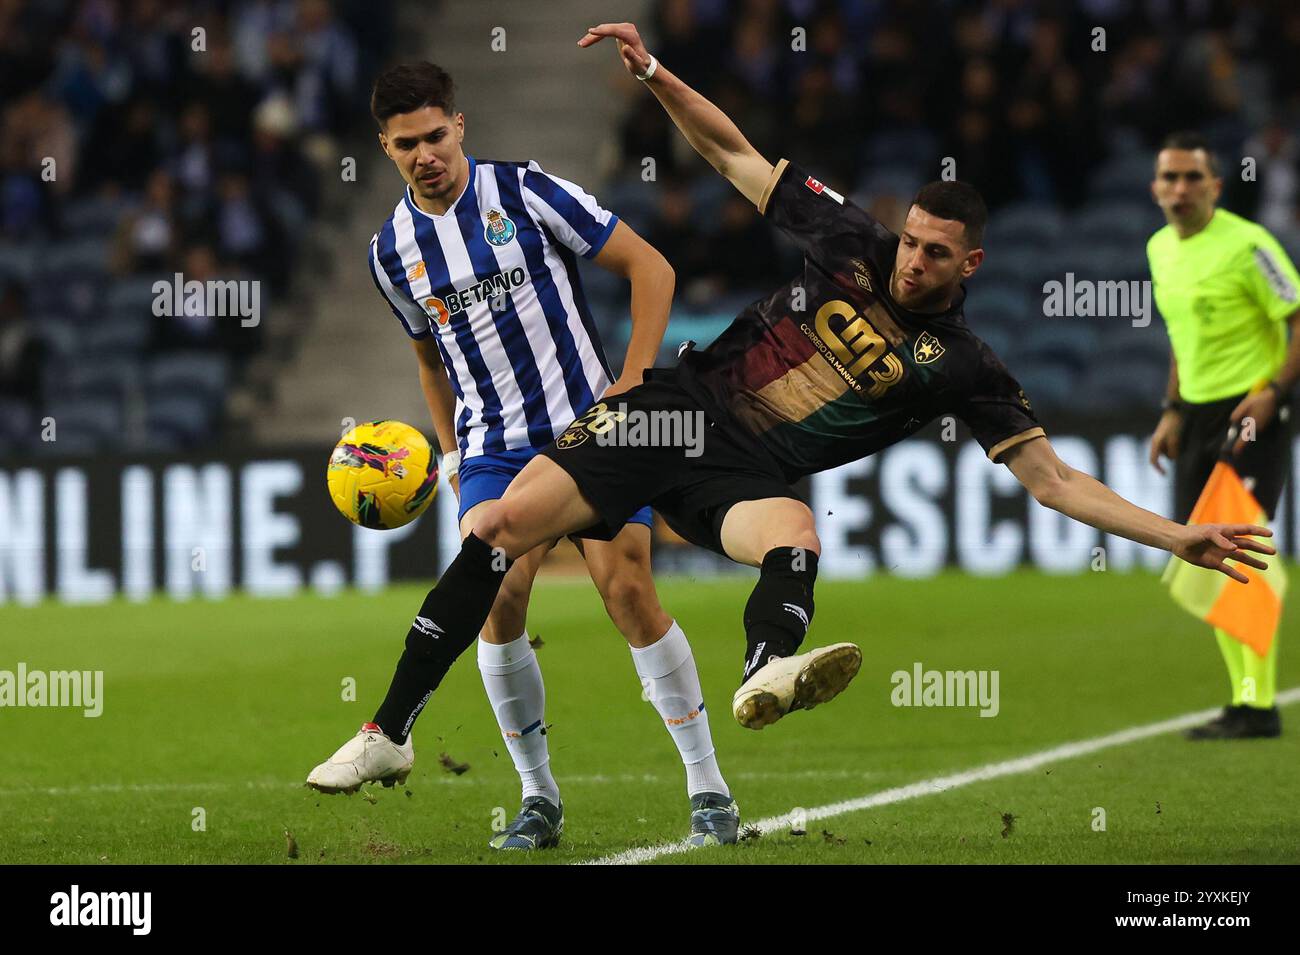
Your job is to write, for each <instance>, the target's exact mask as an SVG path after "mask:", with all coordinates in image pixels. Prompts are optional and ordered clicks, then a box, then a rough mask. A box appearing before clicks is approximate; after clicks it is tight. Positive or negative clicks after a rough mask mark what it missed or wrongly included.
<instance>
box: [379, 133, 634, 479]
mask: <svg viewBox="0 0 1300 955" xmlns="http://www.w3.org/2000/svg"><path fill="white" fill-rule="evenodd" d="M617 223H618V218H617V216H615V215H613V214H612V213H610V212H608V211H606V210H604V209H602V208H601V207H600V206H599V205H598V204H597V203H596V200H595V199H594V198H592V197H591V196H590V195H588V194H587V193H586V192H584V191H583V190H582V189H581V188H579V187H578V186H576V185H574V184H573V183H571V182H566V181H565V180H563V179H559V178H556V177H555V176H551V175H548V174H547V173H545V172H543V171H542V168H541V167H540V166H539V165H538V164H537V163H536V162H528V163H516V162H476V161H475V160H474V158H473V157H472V156H471V157H469V177H468V183H467V185H466V187H465V191H464V192H463V193H461V195H460V198H459V199H457V200H456V201H455V202H454V203H453V204H452V206H451V208H449V209H448V210H447V211H446V212H445V213H443V214H442V215H430V214H429V213H427V212H423V211H421V210H420V209H419V207H417V206H416V204H415V202H414V201H413V200H412V198H411V194H410V190H409V189H408V190H407V191H406V193H405V194H404V195H403V197H402V201H401V202H399V203H398V204H397V208H396V209H394V210H393V214H392V216H391V217H389V219H388V221H387V222H385V223H384V227H383V228H382V229H380V230H379V232H378V233H377V234H376V235H375V237H374V238H373V239H371V240H370V274H371V277H372V278H373V279H374V281H375V286H376V287H377V288H378V289H379V291H380V292H381V293H382V294H383V296H384V298H385V300H387V302H388V304H389V306H390V307H391V308H392V310H393V314H394V315H396V316H397V317H398V319H399V320H400V321H401V323H402V327H403V328H405V329H406V333H407V334H408V335H410V336H411V337H412V338H424V337H426V336H428V335H429V334H430V333H431V332H436V333H437V343H438V349H439V351H440V352H441V353H442V360H443V363H444V364H445V365H446V367H447V371H448V373H449V377H450V379H451V386H452V390H453V391H454V392H455V394H456V437H457V440H458V442H459V444H460V451H461V454H462V456H463V457H465V458H469V457H473V456H475V455H479V454H483V453H486V452H492V451H506V450H514V449H516V448H526V447H534V448H543V447H545V446H546V445H548V444H550V443H551V442H552V441H553V440H555V438H556V437H557V436H558V435H559V434H560V432H562V431H563V430H564V429H565V428H566V427H568V426H569V424H570V423H571V422H572V421H573V420H574V419H575V418H577V417H578V416H579V415H581V414H582V413H583V412H585V411H586V410H587V409H588V408H589V407H590V406H591V405H592V404H593V403H594V402H595V399H596V397H597V396H598V395H600V394H601V393H602V392H603V391H604V390H605V389H606V388H607V387H608V386H609V384H610V382H611V380H612V378H613V376H612V375H611V374H610V370H609V363H608V362H607V361H606V359H605V353H604V350H603V349H602V348H601V344H600V338H599V335H598V334H597V332H596V325H595V322H594V321H593V320H592V317H591V311H590V309H589V308H588V307H587V300H586V297H585V296H584V295H583V291H582V283H581V280H580V278H579V276H578V268H577V259H576V258H575V255H583V256H586V257H587V258H592V257H594V256H595V255H596V254H597V253H598V252H599V251H600V250H601V248H602V247H603V246H604V245H605V242H606V241H607V240H608V239H609V236H610V234H611V233H612V232H613V231H614V227H615V225H617Z"/></svg>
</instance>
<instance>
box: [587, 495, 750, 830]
mask: <svg viewBox="0 0 1300 955" xmlns="http://www.w3.org/2000/svg"><path fill="white" fill-rule="evenodd" d="M643 519H644V520H648V519H649V510H648V509H646V510H645V511H644V518H643ZM579 546H580V549H581V550H582V554H583V557H584V558H585V559H586V561H587V569H588V570H589V571H590V573H591V579H592V581H593V582H594V583H595V584H596V588H597V589H598V590H599V591H600V596H601V598H602V599H603V600H604V601H605V609H606V611H607V612H608V613H609V618H610V620H612V621H613V622H614V626H616V627H618V629H619V632H620V633H622V634H623V636H624V637H625V638H627V642H628V646H629V647H630V648H631V650H632V662H633V664H634V665H635V666H636V672H637V676H639V677H640V679H641V686H642V687H643V689H644V694H645V697H646V698H647V699H648V700H649V701H650V702H651V703H652V704H653V705H654V708H655V710H656V711H658V713H659V716H660V717H661V718H662V719H663V721H664V726H666V727H667V728H668V733H669V735H670V736H671V737H672V740H673V743H674V744H675V745H676V746H677V752H678V753H679V754H680V756H681V759H682V764H683V766H685V768H686V794H687V797H688V798H689V799H690V805H691V830H690V836H689V837H688V838H689V841H690V842H691V843H692V844H693V845H697V846H702V845H709V844H718V843H721V844H728V843H733V842H735V841H736V840H737V839H738V838H739V829H740V810H739V809H738V808H737V806H736V803H735V800H734V799H732V798H731V790H730V788H729V787H728V786H727V783H726V780H724V779H723V778H722V771H721V770H720V769H719V768H718V759H717V756H716V755H715V751H714V747H713V736H712V734H711V733H710V732H709V715H708V712H707V710H706V709H705V706H704V691H703V690H702V689H701V688H700V677H699V673H698V672H697V670H696V667H695V657H694V654H692V652H691V645H690V643H689V641H687V639H686V634H685V632H684V631H683V630H682V628H681V626H680V625H679V624H678V623H677V621H676V620H673V619H672V618H670V617H669V616H668V614H666V613H665V612H664V610H663V607H662V606H661V605H660V603H659V595H658V593H657V592H656V591H655V585H654V580H653V579H652V578H651V574H650V526H649V524H648V523H642V522H640V520H638V517H634V518H633V519H632V520H631V521H629V522H628V523H627V524H625V525H624V527H623V529H622V530H621V531H620V532H619V533H618V535H617V536H616V537H615V538H614V539H613V540H612V541H596V540H584V541H581V542H580V543H579Z"/></svg>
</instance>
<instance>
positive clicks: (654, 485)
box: [540, 369, 800, 556]
mask: <svg viewBox="0 0 1300 955" xmlns="http://www.w3.org/2000/svg"><path fill="white" fill-rule="evenodd" d="M646 379H647V380H646V381H645V383H644V384H640V385H637V386H636V387H635V388H632V389H631V390H629V391H626V392H624V393H623V394H621V395H616V396H614V397H613V398H610V399H608V400H605V401H601V402H598V403H597V404H596V405H595V406H593V407H592V408H591V409H590V410H589V411H588V412H587V413H586V414H584V415H583V416H582V417H581V418H579V419H578V420H577V421H575V422H574V423H573V424H571V425H570V426H569V427H568V428H567V429H566V430H565V432H564V433H563V434H561V435H560V436H559V438H557V439H556V441H555V443H554V444H552V445H550V446H549V447H547V448H545V449H543V450H542V451H541V452H540V453H541V454H544V455H546V456H547V457H548V458H550V459H551V460H552V461H554V462H555V463H556V464H558V465H559V466H560V467H562V468H564V470H565V471H566V472H568V474H569V476H570V477H572V478H573V480H574V481H575V482H577V485H578V490H580V491H581V492H582V496H583V497H584V498H586V499H587V501H588V503H590V504H591V506H592V507H594V508H595V509H596V513H597V514H599V515H600V521H599V522H598V523H597V524H595V525H593V526H592V527H589V528H586V529H584V530H582V531H580V532H578V533H577V534H576V535H574V536H577V537H588V538H592V539H594V540H612V539H613V537H614V535H615V534H616V533H617V532H618V531H619V530H620V529H622V527H623V525H624V524H626V523H627V520H628V518H629V517H630V516H631V515H632V514H634V513H635V512H636V511H637V510H638V509H639V508H641V507H643V506H645V505H646V504H649V505H650V506H651V507H653V508H654V509H655V510H656V511H658V512H659V514H660V515H661V516H662V517H663V519H664V521H665V522H666V523H667V524H668V526H669V527H671V528H672V529H673V530H674V531H676V532H677V533H678V534H680V535H681V536H682V537H684V538H685V539H686V540H688V541H690V542H691V543H692V544H696V545H698V546H700V547H706V548H708V549H709V550H712V551H714V552H716V553H718V554H722V555H723V556H726V553H725V552H724V551H723V549H722V539H721V531H722V519H723V517H725V516H726V513H727V511H728V510H729V509H730V508H731V506H732V505H733V504H737V503H739V502H740V501H757V500H761V499H763V498H769V497H786V498H793V499H794V500H800V497H799V495H798V494H796V493H795V492H794V491H793V490H792V489H791V488H790V485H789V483H788V482H787V481H786V480H785V477H784V476H783V475H782V473H781V471H780V469H779V468H778V467H777V465H776V462H775V461H773V460H772V458H771V456H770V454H769V453H768V452H767V450H766V449H764V448H763V447H762V446H761V445H759V444H758V443H757V440H756V439H754V438H753V437H751V436H750V435H749V434H748V433H746V432H744V431H742V430H741V429H740V428H739V427H738V426H737V425H735V424H734V423H731V422H730V421H729V420H727V419H725V418H722V416H721V415H715V414H712V413H710V412H709V411H707V410H705V407H704V405H703V404H702V403H701V402H700V401H698V400H697V399H696V398H694V397H693V396H692V395H691V394H690V393H689V392H688V391H687V390H686V389H685V388H683V387H682V386H681V385H680V384H679V383H678V382H677V378H676V373H675V371H673V370H666V369H652V370H651V371H650V372H647V374H646ZM638 421H640V422H641V424H640V425H639V426H638V424H637V422H638ZM688 422H689V423H688ZM638 427H640V429H641V430H640V432H638V431H637V428H638Z"/></svg>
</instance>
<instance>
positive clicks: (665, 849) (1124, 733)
mask: <svg viewBox="0 0 1300 955" xmlns="http://www.w3.org/2000/svg"><path fill="white" fill-rule="evenodd" d="M1296 701H1300V687H1292V688H1291V689H1289V690H1283V691H1282V692H1280V693H1278V694H1277V698H1276V703H1277V705H1278V706H1287V705H1289V704H1291V703H1295V702H1296ZM1218 713H1219V710H1218V709H1213V710H1198V711H1197V712H1195V713H1186V714H1184V715H1182V716H1175V717H1174V718H1173V719H1168V720H1162V721H1161V722H1159V723H1148V724H1146V725H1145V726H1132V727H1130V728H1128V729H1126V730H1119V731H1118V732H1115V733H1111V734H1109V735H1107V736H1097V737H1095V738H1093V739H1085V740H1079V741H1078V742H1074V743H1064V744H1062V745H1060V746H1053V747H1052V748H1051V749H1045V750H1042V751H1040V752H1037V753H1030V754H1029V755H1028V756H1020V757H1017V758H1016V759H1008V760H1005V761H1003V762H1000V763H988V764H986V765H984V766H977V767H975V768H974V769H967V770H964V771H962V772H959V773H952V774H951V775H948V776H936V777H934V778H932V779H922V780H920V781H919V782H915V783H908V784H907V785H906V786H895V787H894V788H893V789H885V790H882V791H881V792H878V793H871V794H870V795H867V796H859V797H858V798H856V799H846V800H843V801H842V802H833V803H829V804H827V805H825V806H814V807H813V808H811V809H805V810H803V817H804V818H805V819H806V820H807V821H808V822H814V821H817V820H820V819H830V818H832V817H833V816H842V815H845V814H846V813H850V812H860V811H862V810H864V809H875V808H876V807H877V806H889V805H892V804H894V803H899V802H906V801H907V800H909V799H916V798H918V797H920V796H931V795H934V794H935V793H942V792H947V791H948V790H950V789H959V788H960V787H962V786H969V785H971V784H972V783H982V782H987V781H988V780H990V779H1000V778H1002V777H1003V776H1014V775H1016V774H1018V773H1027V772H1029V771H1031V770H1034V769H1038V768H1039V767H1042V766H1046V765H1049V764H1050V763H1056V762H1060V761H1061V760H1066V759H1074V758H1076V757H1079V756H1087V755H1088V754H1089V753H1095V752H1097V751H1098V750H1103V749H1110V748H1111V747H1114V746H1124V745H1126V744H1128V743H1136V742H1137V741H1138V740H1144V739H1149V738H1150V737H1152V736H1161V735H1163V734H1165V733H1173V732H1176V731H1177V730H1181V729H1187V728H1188V727H1190V726H1195V725H1196V724H1197V723H1200V722H1203V721H1204V720H1207V719H1209V718H1211V717H1213V716H1215V715H1217V714H1218ZM792 812H793V810H792ZM790 822H791V812H787V813H785V814H783V815H780V816H769V817H768V818H766V819H760V820H759V821H758V822H756V823H748V824H747V825H753V826H757V827H758V829H759V831H761V832H762V833H763V835H768V834H769V833H772V832H776V831H777V830H780V829H788V828H789V826H790ZM691 848H692V846H690V845H688V844H687V843H686V842H665V843H661V844H660V845H657V846H641V847H639V848H636V849H627V850H624V851H623V852H616V853H614V854H612V855H607V856H601V857H599V858H596V859H589V860H587V861H585V862H582V863H578V864H580V865H640V864H641V863H642V862H650V861H652V860H654V859H660V858H663V857H664V856H669V855H676V854H677V853H679V852H686V851H688V850H689V849H691Z"/></svg>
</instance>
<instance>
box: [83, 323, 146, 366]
mask: <svg viewBox="0 0 1300 955" xmlns="http://www.w3.org/2000/svg"><path fill="white" fill-rule="evenodd" d="M152 337H153V323H152V318H151V317H150V316H148V315H135V316H125V315H112V316H107V317H105V319H104V323H103V324H102V325H97V326H91V327H89V328H87V329H85V330H84V331H83V332H82V333H81V350H82V351H83V352H84V353H85V354H87V355H92V356H94V357H96V358H103V357H105V356H107V355H124V354H125V355H131V354H138V353H140V352H142V351H144V350H145V349H146V348H147V347H148V346H149V341H150V339H151V338H152Z"/></svg>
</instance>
